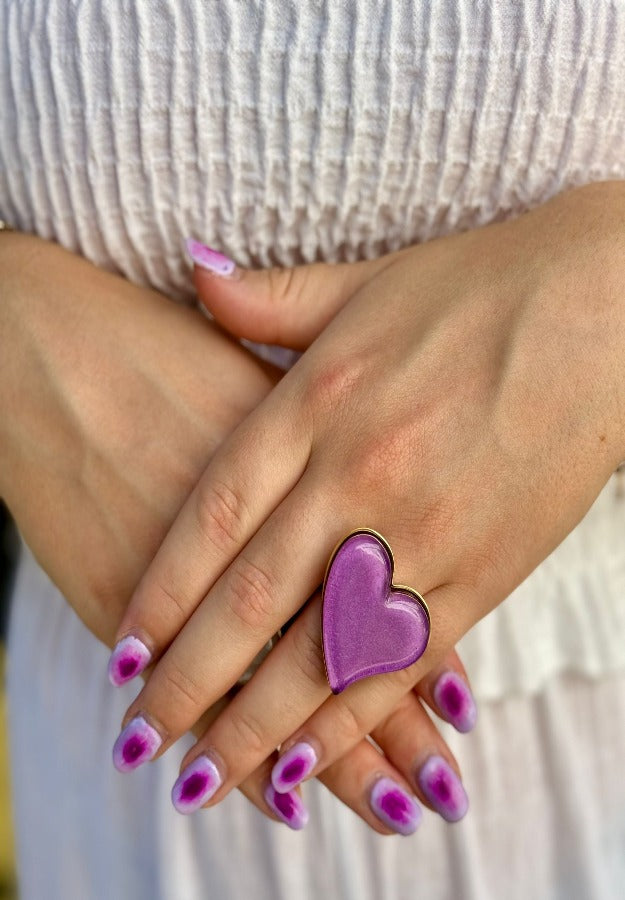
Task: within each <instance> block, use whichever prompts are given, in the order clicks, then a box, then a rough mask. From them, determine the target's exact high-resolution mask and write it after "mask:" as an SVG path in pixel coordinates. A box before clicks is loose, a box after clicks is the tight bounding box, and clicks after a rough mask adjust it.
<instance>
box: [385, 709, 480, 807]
mask: <svg viewBox="0 0 625 900" xmlns="http://www.w3.org/2000/svg"><path fill="white" fill-rule="evenodd" d="M371 737H372V738H373V739H374V741H375V742H376V743H377V744H378V746H379V747H380V749H381V750H382V751H383V752H384V754H385V756H386V757H387V759H389V760H390V762H392V763H393V765H394V766H395V767H396V768H397V769H398V771H400V772H401V773H402V775H403V776H404V778H405V779H406V780H407V782H408V783H409V784H410V785H411V786H412V787H413V788H414V789H415V790H416V793H417V796H418V797H419V798H420V799H421V800H422V801H423V803H425V804H426V805H427V806H429V807H430V809H433V810H434V811H435V812H437V813H439V814H440V815H441V816H442V817H443V818H444V819H445V820H446V821H447V822H458V821H459V820H460V819H462V817H463V816H464V815H465V814H466V812H467V810H468V808H469V800H468V797H467V794H466V791H465V789H464V787H463V785H462V779H461V776H460V767H459V766H458V763H457V762H456V759H455V758H454V756H453V754H452V753H451V751H450V750H449V747H448V746H447V744H446V743H445V741H444V740H443V738H442V737H441V735H440V734H439V732H438V730H437V728H436V726H435V725H434V723H433V722H432V720H431V719H430V717H429V716H428V714H427V713H426V711H425V709H424V708H423V706H422V705H421V703H420V702H419V700H418V699H417V696H416V694H414V693H413V692H412V691H410V692H409V693H408V694H406V695H405V696H404V697H403V698H402V700H401V702H400V703H399V704H398V706H397V707H396V708H395V709H394V710H393V712H392V713H391V714H390V715H389V716H387V718H386V719H385V720H384V721H383V722H382V723H381V724H380V725H378V727H377V728H375V729H374V730H373V731H372V733H371Z"/></svg>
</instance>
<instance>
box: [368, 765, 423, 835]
mask: <svg viewBox="0 0 625 900" xmlns="http://www.w3.org/2000/svg"><path fill="white" fill-rule="evenodd" d="M369 803H370V805H371V809H372V810H373V812H374V813H375V814H376V816H377V817H378V819H380V821H382V822H384V824H385V825H388V827H389V828H392V829H393V831H397V832H398V833H399V834H406V835H408V834H413V832H415V831H416V830H417V828H418V827H419V825H420V823H421V819H422V817H423V813H422V812H421V807H420V806H418V804H417V803H416V802H415V801H414V800H413V799H412V797H411V796H410V795H409V794H407V793H406V791H405V790H404V789H403V788H401V787H400V786H399V785H398V784H397V782H396V781H393V779H392V778H386V777H384V778H378V780H377V781H376V782H375V784H374V785H373V788H372V790H371V794H370V796H369Z"/></svg>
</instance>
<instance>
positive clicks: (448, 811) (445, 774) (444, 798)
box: [417, 756, 469, 822]
mask: <svg viewBox="0 0 625 900" xmlns="http://www.w3.org/2000/svg"><path fill="white" fill-rule="evenodd" d="M417 781H418V782H419V787H420V788H421V790H422V791H423V793H424V794H425V796H426V797H427V798H428V800H429V801H430V803H431V804H432V806H433V807H434V809H435V810H436V811H437V812H439V813H440V814H441V816H442V817H443V819H446V820H447V821H448V822H457V821H458V820H459V819H461V818H462V817H463V816H464V815H465V813H466V811H467V810H468V808H469V798H468V797H467V793H466V791H465V789H464V787H463V786H462V782H461V781H460V779H459V778H458V776H457V775H456V773H455V772H454V770H453V769H452V768H451V766H450V765H449V763H448V762H447V760H445V759H443V757H442V756H429V757H428V758H427V759H426V761H425V762H424V763H423V765H422V766H421V768H420V769H419V772H418V775H417Z"/></svg>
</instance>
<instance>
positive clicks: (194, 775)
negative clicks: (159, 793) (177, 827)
mask: <svg viewBox="0 0 625 900" xmlns="http://www.w3.org/2000/svg"><path fill="white" fill-rule="evenodd" d="M220 784H221V775H220V774H219V769H218V768H217V766H216V765H215V763H214V762H213V761H212V760H211V759H209V758H208V756H204V755H202V756H198V757H197V759H194V760H193V762H192V763H189V765H188V766H187V767H186V769H183V771H182V772H181V773H180V775H179V776H178V779H177V780H176V782H175V784H174V786H173V788H172V789H171V802H172V803H173V804H174V806H175V807H176V809H177V810H178V812H179V813H184V814H185V815H186V814H187V813H192V812H195V810H196V809H199V808H200V807H201V806H203V805H204V804H205V803H206V801H207V800H210V798H211V797H212V796H213V794H214V793H215V791H216V790H217V788H218V787H219V785H220Z"/></svg>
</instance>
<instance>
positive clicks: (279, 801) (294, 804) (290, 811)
mask: <svg viewBox="0 0 625 900" xmlns="http://www.w3.org/2000/svg"><path fill="white" fill-rule="evenodd" d="M265 802H266V803H267V806H268V807H269V808H270V809H272V810H273V811H274V812H275V814H276V815H277V816H279V817H280V818H281V819H282V821H283V822H286V824H287V825H288V826H289V828H292V829H293V830H294V831H299V829H300V828H303V827H304V825H305V824H306V823H307V822H308V810H307V809H306V807H305V806H304V803H303V801H302V798H301V797H300V795H299V794H298V793H297V791H287V792H286V793H284V794H281V793H279V792H278V791H277V790H276V789H275V788H274V786H273V784H271V782H268V783H267V787H266V788H265Z"/></svg>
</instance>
